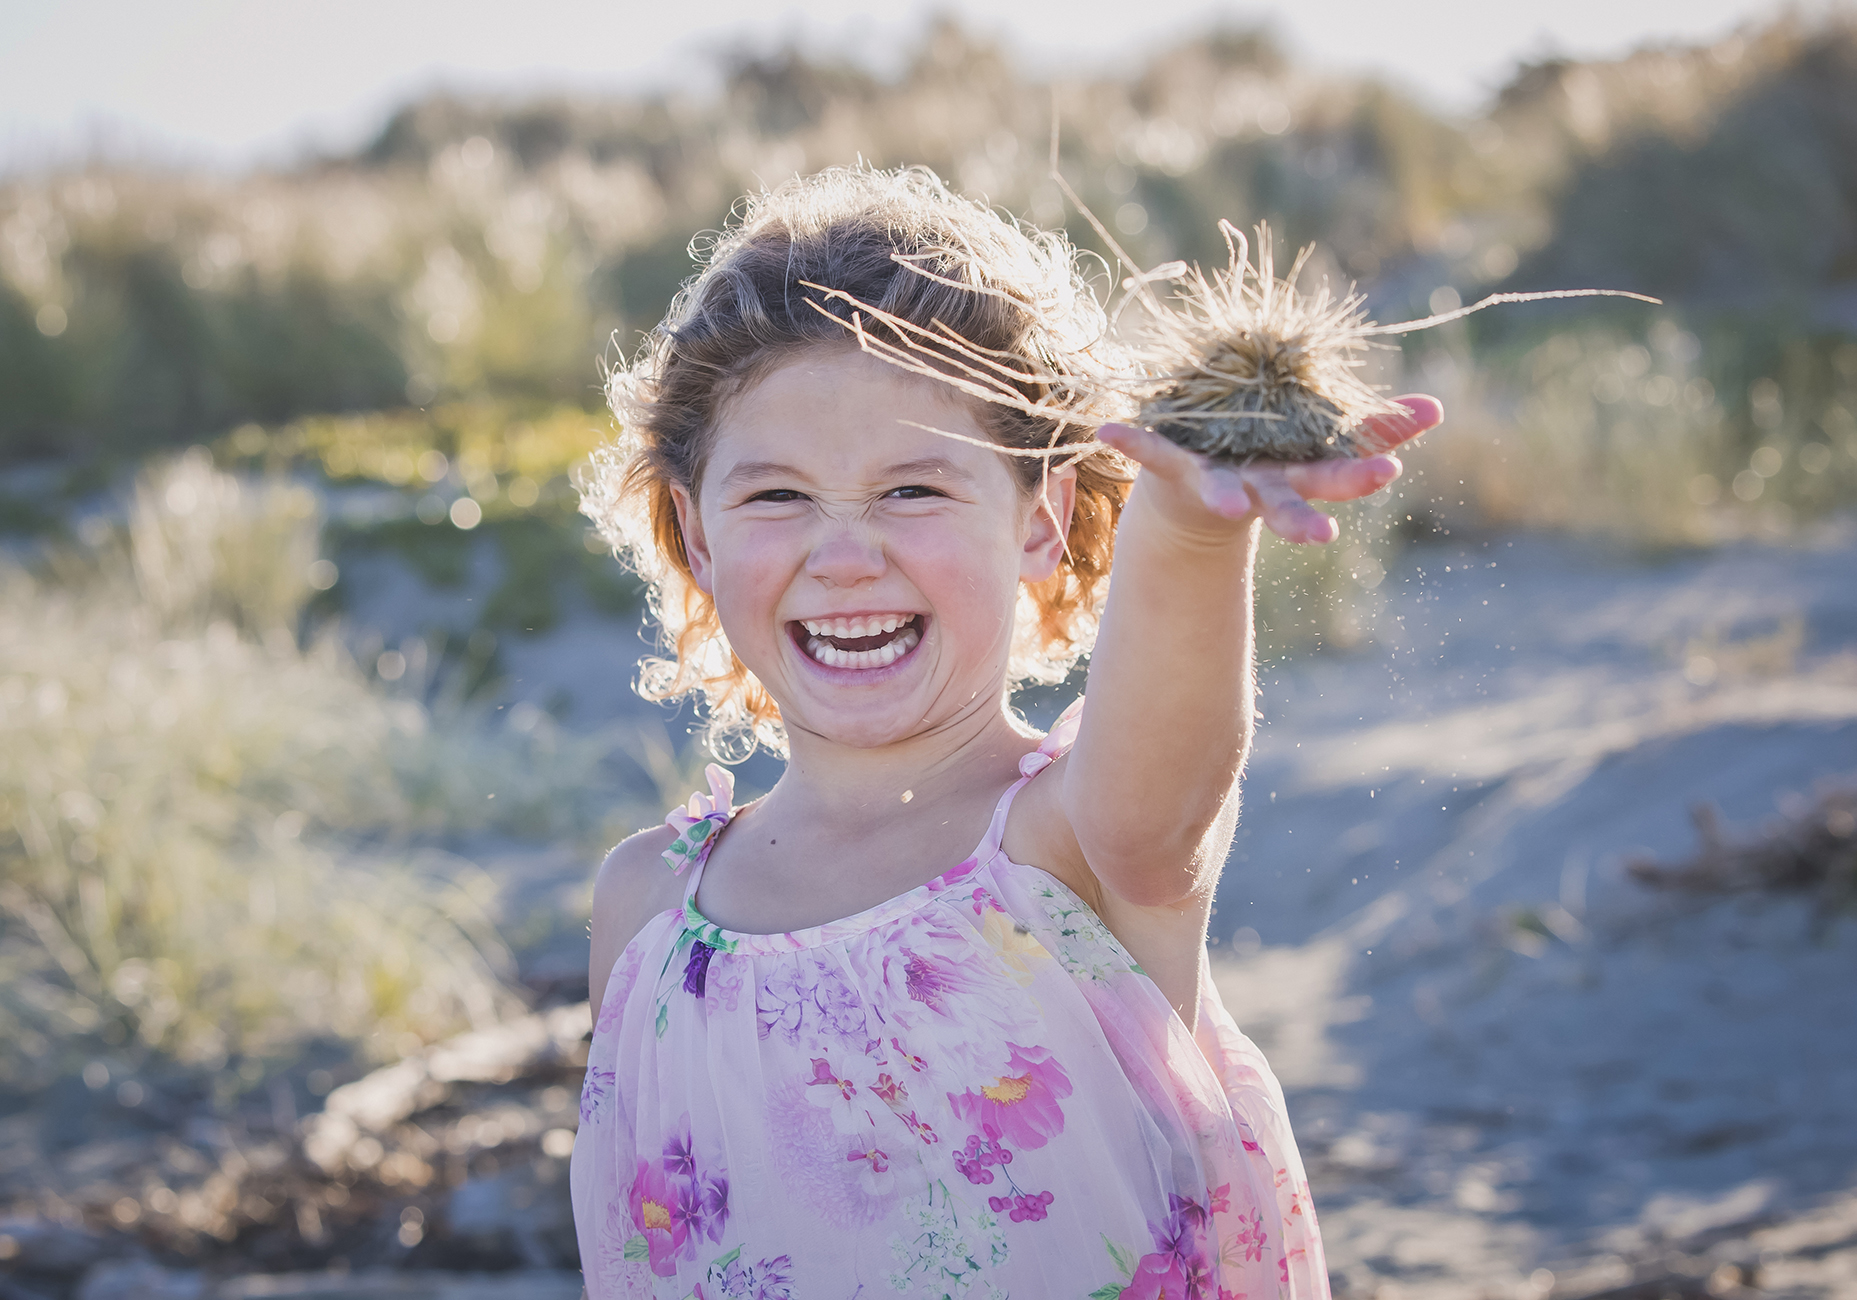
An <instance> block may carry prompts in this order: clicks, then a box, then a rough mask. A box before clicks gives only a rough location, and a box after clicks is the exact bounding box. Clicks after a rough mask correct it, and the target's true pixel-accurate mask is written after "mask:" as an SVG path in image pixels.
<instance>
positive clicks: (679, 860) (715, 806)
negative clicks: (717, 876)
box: [664, 763, 735, 876]
mask: <svg viewBox="0 0 1857 1300" xmlns="http://www.w3.org/2000/svg"><path fill="white" fill-rule="evenodd" d="M703 775H704V776H705V777H706V778H707V779H708V781H709V793H708V794H693V795H691V796H690V803H689V805H688V806H687V807H684V808H676V809H673V810H672V811H671V815H670V816H668V817H666V818H665V819H664V824H665V825H666V826H669V827H670V828H671V829H672V830H674V831H676V832H677V838H676V840H674V841H673V842H672V843H671V846H670V847H669V848H668V849H666V850H664V864H665V865H666V866H668V867H669V868H670V869H671V874H672V875H673V876H681V875H682V874H683V873H684V871H685V870H687V869H688V868H690V867H701V866H702V865H703V863H704V861H705V860H706V859H707V858H708V857H709V851H710V849H712V848H714V847H715V844H716V833H717V832H718V831H720V830H721V829H722V828H723V827H724V826H727V825H728V824H729V818H730V817H732V816H734V807H735V774H734V773H733V772H731V771H729V770H728V769H727V768H726V767H719V766H717V765H716V764H715V763H711V764H710V765H709V766H708V767H706V768H704V769H703Z"/></svg>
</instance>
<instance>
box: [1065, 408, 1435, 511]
mask: <svg viewBox="0 0 1857 1300" xmlns="http://www.w3.org/2000/svg"><path fill="white" fill-rule="evenodd" d="M1393 400H1394V401H1396V402H1397V403H1398V404H1399V405H1401V406H1403V407H1405V408H1406V412H1407V413H1406V414H1404V415H1382V416H1376V417H1375V418H1373V419H1370V420H1368V421H1367V422H1366V423H1365V424H1364V425H1362V426H1361V429H1360V431H1359V432H1358V433H1356V434H1355V437H1356V439H1357V440H1358V441H1360V442H1361V443H1362V444H1363V445H1365V446H1368V447H1373V448H1375V449H1377V451H1378V452H1379V453H1380V454H1378V455H1374V456H1366V457H1362V458H1360V459H1358V460H1356V459H1347V460H1318V461H1310V462H1307V463H1304V464H1285V463H1283V462H1281V461H1255V462H1253V463H1252V464H1250V465H1246V466H1244V467H1243V468H1237V467H1235V466H1232V465H1226V464H1221V463H1219V462H1216V461H1213V460H1209V459H1208V458H1207V457H1205V456H1202V455H1200V454H1199V453H1198V452H1194V451H1188V450H1187V449H1186V448H1184V447H1182V446H1180V445H1178V444H1177V443H1173V442H1170V441H1168V440H1167V439H1166V438H1164V437H1162V436H1161V435H1160V434H1158V433H1154V432H1153V431H1151V430H1148V429H1140V428H1136V427H1135V426H1133V425H1128V424H1106V425H1104V426H1103V427H1102V428H1101V429H1099V430H1097V433H1096V436H1097V437H1098V438H1100V439H1101V440H1102V441H1104V442H1106V443H1108V444H1109V445H1110V446H1111V447H1114V448H1115V449H1116V450H1117V451H1119V452H1121V453H1122V454H1123V455H1125V456H1127V457H1128V458H1129V459H1131V460H1133V461H1135V462H1137V463H1138V464H1139V465H1140V466H1141V468H1142V471H1143V476H1144V477H1146V476H1148V475H1152V476H1153V477H1154V479H1155V480H1158V482H1157V483H1156V486H1158V487H1159V488H1160V489H1161V491H1162V493H1163V495H1164V496H1165V497H1166V501H1165V506H1166V509H1167V511H1168V512H1169V514H1171V515H1173V516H1174V517H1175V518H1176V519H1177V520H1178V521H1179V522H1180V523H1182V524H1184V525H1185V526H1187V527H1189V528H1195V527H1197V528H1199V529H1204V530H1207V531H1218V532H1225V531H1228V530H1229V529H1230V527H1231V525H1233V524H1239V525H1242V524H1248V523H1249V522H1250V521H1251V519H1252V518H1253V517H1261V518H1262V519H1263V521H1264V524H1265V526H1266V527H1267V528H1269V529H1270V531H1271V532H1273V533H1275V534H1276V535H1277V536H1279V537H1281V538H1282V539H1283V540H1284V541H1286V542H1332V541H1334V540H1335V537H1336V536H1337V535H1338V533H1339V532H1340V529H1339V528H1338V527H1337V526H1336V524H1335V521H1334V520H1333V519H1331V518H1330V517H1329V516H1327V515H1325V514H1323V513H1322V512H1321V511H1319V510H1317V509H1315V508H1314V507H1312V506H1310V505H1309V502H1310V501H1352V500H1354V499H1356V498H1357V497H1365V496H1372V495H1373V494H1374V493H1375V492H1378V491H1379V490H1380V489H1381V488H1383V487H1385V486H1386V485H1387V484H1388V483H1391V482H1392V481H1393V480H1394V479H1396V478H1398V477H1399V475H1400V473H1401V471H1402V470H1403V468H1404V467H1403V466H1402V465H1401V464H1400V463H1399V458H1398V457H1396V456H1393V455H1389V454H1387V453H1390V452H1391V451H1392V449H1393V448H1395V447H1397V446H1399V445H1400V444H1401V443H1404V442H1409V441H1410V440H1412V439H1413V438H1416V437H1418V436H1419V435H1420V434H1421V433H1424V432H1425V431H1426V430H1427V429H1430V428H1432V427H1433V426H1435V425H1437V424H1438V422H1439V421H1441V420H1442V419H1444V407H1443V405H1442V404H1441V403H1440V402H1439V401H1438V400H1437V399H1436V398H1434V397H1423V396H1412V397H1398V398H1395V399H1393Z"/></svg>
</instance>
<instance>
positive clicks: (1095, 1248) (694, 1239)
mask: <svg viewBox="0 0 1857 1300" xmlns="http://www.w3.org/2000/svg"><path fill="white" fill-rule="evenodd" d="M1081 703H1082V701H1081V700H1079V701H1078V702H1077V704H1074V705H1072V706H1071V708H1070V709H1069V710H1067V711H1066V712H1065V714H1064V716H1063V717H1062V718H1060V719H1059V720H1058V724H1057V726H1056V727H1054V728H1053V730H1052V732H1051V735H1050V736H1049V737H1047V738H1046V740H1045V742H1044V743H1043V744H1041V745H1040V746H1039V748H1038V750H1037V752H1035V753H1032V754H1028V755H1026V757H1025V758H1024V759H1023V760H1022V761H1021V763H1020V765H1019V770H1020V772H1021V773H1022V776H1021V778H1020V779H1019V780H1018V781H1017V782H1016V783H1014V784H1013V786H1012V787H1011V788H1010V789H1008V790H1007V791H1006V793H1005V796H1004V797H1003V798H1002V799H1001V800H1000V802H999V807H998V810H997V811H996V812H995V813H994V816H993V821H992V825H991V826H990V827H989V828H988V830H987V834H986V838H985V839H984V840H983V841H982V842H981V844H980V846H979V848H977V849H976V850H975V851H974V853H973V855H972V856H971V857H969V858H968V859H967V860H966V861H964V862H962V863H960V864H959V865H958V866H955V867H953V868H951V869H950V870H948V871H947V872H944V873H943V874H942V875H940V876H938V877H936V878H935V879H934V880H931V881H929V882H928V883H927V884H924V885H920V886H918V887H917V888H915V889H912V890H910V891H909V892H907V893H905V894H902V895H899V896H898V897H896V898H893V899H891V900H890V901H888V902H886V903H880V904H878V905H877V906H876V907H873V908H870V909H868V910H867V911H863V912H860V913H858V914H857V915H855V916H848V917H846V918H844V919H843V920H840V921H833V922H830V923H828V924H826V925H820V926H814V927H813V928H811V929H807V930H796V931H792V932H790V933H785V934H742V933H737V932H734V931H729V930H723V929H721V928H719V927H718V926H716V925H714V924H713V923H711V922H710V921H709V920H708V919H707V918H705V917H704V916H703V914H702V913H701V912H699V911H698V910H697V907H696V903H695V898H696V892H697V884H698V881H699V880H700V879H701V876H702V869H703V863H704V861H705V859H706V858H707V857H708V854H709V850H710V848H711V847H712V846H713V845H714V843H715V841H716V837H717V835H718V834H719V833H720V831H721V830H722V828H723V827H724V826H725V825H727V824H728V821H729V817H730V816H731V811H732V810H731V807H730V796H731V794H732V784H731V781H730V778H729V775H728V773H726V772H724V771H723V770H722V769H720V768H716V767H711V768H710V769H709V780H710V785H711V788H712V791H713V793H712V795H711V796H709V797H705V796H702V795H698V796H695V797H694V798H692V800H691V802H690V806H689V808H688V810H687V811H679V812H677V813H674V814H673V815H672V816H671V818H670V819H669V820H670V824H671V825H672V826H674V827H675V828H676V829H677V830H678V832H679V834H678V838H677V841H676V843H675V844H673V845H672V846H671V848H670V849H669V850H668V851H667V852H666V853H665V855H664V856H665V858H666V860H667V861H668V862H669V864H670V866H671V869H672V870H673V871H680V872H681V871H684V870H686V869H687V870H688V871H689V873H690V881H689V887H688V889H687V890H686V891H685V894H684V903H683V906H682V907H681V908H677V909H673V910H671V911H668V912H665V913H663V914H661V915H659V916H657V917H655V918H654V919H653V920H651V921H650V922H649V923H647V924H646V926H645V928H644V929H643V930H641V931H640V932H639V934H638V936H637V938H635V939H633V941H632V942H631V944H630V945H629V946H628V947H627V948H626V950H625V952H624V953H623V954H622V955H621V957H620V959H619V961H618V963H617V964H616V966H615V968H614V970H613V973H612V978H611V979H610V981H609V982H608V984H607V986H606V989H605V995H604V996H603V997H602V998H601V999H600V1006H599V1011H598V1014H597V1016H596V1017H595V1022H594V1030H593V1042H592V1047H591V1050H590V1052H589V1058H588V1064H587V1079H586V1086H585V1089H584V1090H583V1092H582V1094H581V1103H580V1132H579V1135H578V1137H577V1138H576V1140H575V1144H574V1157H573V1168H572V1185H573V1198H574V1218H575V1223H576V1226H577V1228H578V1231H579V1236H580V1254H581V1265H582V1267H583V1269H584V1270H585V1274H586V1282H587V1291H588V1294H589V1296H590V1297H591V1300H606V1298H607V1297H617V1296H628V1297H629V1296H641V1297H642V1296H651V1297H662V1298H663V1300H689V1298H691V1297H701V1298H702V1300H721V1297H731V1298H732V1300H840V1298H845V1300H849V1297H854V1296H861V1297H876V1296H881V1295H884V1294H891V1293H894V1294H897V1295H904V1296H925V1297H963V1296H972V1297H989V1298H1001V1297H1008V1296H1011V1297H1018V1298H1019V1300H1045V1298H1047V1297H1052V1298H1061V1300H1086V1298H1087V1300H1110V1298H1111V1297H1121V1298H1123V1300H1158V1298H1159V1297H1166V1298H1167V1300H1186V1298H1187V1297H1203V1298H1204V1300H1240V1298H1242V1300H1263V1298H1264V1297H1272V1298H1275V1297H1292V1298H1295V1300H1302V1298H1304V1297H1326V1296H1327V1295H1328V1275H1327V1270H1326V1268H1325V1267H1324V1265H1323V1261H1322V1247H1321V1239H1320V1237H1319V1235H1318V1233H1317V1230H1316V1225H1315V1216H1314V1213H1313V1211H1312V1210H1311V1208H1310V1205H1309V1191H1308V1184H1307V1182H1306V1181H1305V1180H1304V1177H1303V1169H1302V1162H1301V1160H1300V1158H1299V1157H1298V1155H1297V1152H1296V1145H1295V1141H1294V1139H1293V1138H1292V1137H1291V1135H1290V1126H1289V1120H1288V1118H1287V1117H1286V1115H1285V1113H1284V1105H1283V1092H1282V1089H1281V1088H1280V1087H1279V1086H1278V1084H1277V1082H1276V1080H1275V1078H1273V1077H1272V1075H1271V1073H1270V1069H1269V1067H1268V1066H1267V1065H1266V1064H1265V1063H1264V1058H1263V1056H1262V1054H1261V1053H1259V1051H1258V1050H1257V1048H1256V1047H1255V1046H1254V1045H1253V1044H1252V1043H1251V1041H1250V1040H1249V1039H1247V1038H1246V1037H1245V1036H1244V1035H1243V1034H1241V1033H1240V1032H1239V1031H1238V1027H1237V1025H1235V1024H1234V1023H1233V1022H1232V1018H1231V1016H1230V1015H1229V1014H1227V1012H1226V1010H1225V1008H1224V1006H1223V1004H1222V1003H1221V1002H1220V1000H1219V995H1218V992H1217V991H1216V990H1215V989H1214V988H1213V986H1212V984H1211V982H1210V980H1209V979H1208V980H1207V981H1206V982H1205V983H1204V985H1203V986H1202V988H1201V990H1200V1017H1199V1024H1198V1025H1197V1026H1196V1027H1195V1028H1194V1029H1193V1030H1191V1031H1189V1030H1188V1029H1187V1027H1186V1026H1185V1025H1184V1024H1183V1023H1182V1022H1181V1020H1180V1018H1179V1017H1178V1016H1177V1015H1176V1014H1175V1013H1174V1011H1173V1009H1172V1007H1171V1006H1170V1005H1169V1004H1168V1002H1167V1000H1166V998H1165V997H1164V996H1163V995H1162V994H1161V992H1160V990H1159V989H1158V988H1156V987H1155V985H1154V982H1153V981H1152V980H1150V979H1149V978H1148V976H1147V975H1146V974H1144V973H1143V972H1142V970H1141V968H1140V967H1139V966H1137V965H1136V964H1135V963H1134V961H1133V960H1131V959H1130V957H1129V955H1128V953H1127V951H1126V950H1125V949H1124V948H1123V947H1122V945H1121V944H1120V943H1119V942H1117V940H1116V939H1115V937H1114V936H1113V935H1112V934H1110V933H1109V931H1108V929H1107V928H1106V927H1105V926H1104V925H1103V923H1102V921H1101V920H1099V919H1098V918H1097V916H1096V913H1095V912H1093V911H1092V910H1091V909H1090V908H1089V907H1088V906H1087V905H1086V904H1085V903H1084V902H1083V901H1082V900H1081V899H1080V898H1078V897H1077V895H1076V894H1074V893H1072V892H1071V891H1070V890H1069V889H1068V888H1066V887H1065V886H1064V885H1062V884H1060V883H1059V882H1058V881H1057V880H1056V879H1055V878H1053V877H1052V876H1050V875H1048V874H1047V873H1046V872H1044V871H1041V870H1039V869H1038V868H1037V867H1030V866H1023V865H1021V864H1019V863H1016V862H1013V861H1012V860H1010V859H1009V858H1007V857H1006V855H1005V854H1004V853H1003V852H1001V850H1000V837H1001V835H1002V833H1003V832H1004V829H1005V824H1006V812H1007V809H1008V808H1009V807H1010V806H1011V803H1012V798H1013V796H1014V795H1015V794H1017V793H1018V792H1019V790H1020V789H1022V788H1023V787H1024V786H1025V784H1026V782H1027V781H1029V780H1031V778H1032V777H1033V776H1035V775H1036V774H1037V773H1038V772H1039V771H1041V770H1042V769H1043V768H1044V767H1046V766H1047V765H1049V764H1050V762H1051V761H1052V759H1053V758H1055V757H1056V756H1057V755H1058V754H1060V753H1062V752H1063V751H1064V750H1065V749H1066V748H1067V747H1068V746H1069V744H1070V743H1071V741H1072V740H1073V739H1074V737H1075V734H1076V727H1077V721H1078V706H1079V705H1081Z"/></svg>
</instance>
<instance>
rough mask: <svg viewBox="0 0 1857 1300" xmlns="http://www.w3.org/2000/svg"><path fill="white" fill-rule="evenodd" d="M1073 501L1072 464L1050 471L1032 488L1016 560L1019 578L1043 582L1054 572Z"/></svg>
mask: <svg viewBox="0 0 1857 1300" xmlns="http://www.w3.org/2000/svg"><path fill="white" fill-rule="evenodd" d="M1076 505H1077V471H1076V469H1075V467H1067V468H1065V469H1061V470H1053V471H1051V472H1050V473H1048V474H1046V475H1045V476H1044V478H1043V480H1042V481H1041V482H1040V484H1039V485H1038V486H1036V487H1034V488H1033V489H1032V503H1031V518H1029V519H1028V520H1027V521H1026V530H1025V550H1024V553H1023V554H1022V555H1021V557H1020V560H1019V578H1020V580H1021V581H1024V582H1043V581H1044V580H1045V579H1046V578H1049V577H1050V576H1051V575H1052V574H1054V573H1056V572H1057V566H1058V563H1059V562H1060V561H1061V560H1062V559H1063V558H1064V539H1065V538H1067V537H1069V536H1070V514H1071V511H1072V510H1074V509H1075V508H1076Z"/></svg>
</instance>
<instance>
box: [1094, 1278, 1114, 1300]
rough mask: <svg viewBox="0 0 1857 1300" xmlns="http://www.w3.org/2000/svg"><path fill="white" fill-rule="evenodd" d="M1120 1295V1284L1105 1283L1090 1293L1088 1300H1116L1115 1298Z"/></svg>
mask: <svg viewBox="0 0 1857 1300" xmlns="http://www.w3.org/2000/svg"><path fill="white" fill-rule="evenodd" d="M1121 1294H1122V1284H1121V1283H1120V1282H1105V1283H1103V1284H1102V1285H1101V1286H1099V1287H1097V1288H1096V1289H1095V1290H1094V1291H1092V1292H1090V1294H1089V1300H1116V1297H1117V1296H1119V1295H1121Z"/></svg>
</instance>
